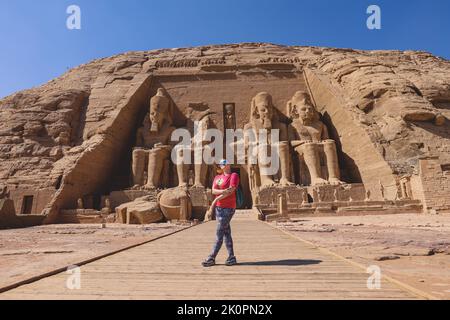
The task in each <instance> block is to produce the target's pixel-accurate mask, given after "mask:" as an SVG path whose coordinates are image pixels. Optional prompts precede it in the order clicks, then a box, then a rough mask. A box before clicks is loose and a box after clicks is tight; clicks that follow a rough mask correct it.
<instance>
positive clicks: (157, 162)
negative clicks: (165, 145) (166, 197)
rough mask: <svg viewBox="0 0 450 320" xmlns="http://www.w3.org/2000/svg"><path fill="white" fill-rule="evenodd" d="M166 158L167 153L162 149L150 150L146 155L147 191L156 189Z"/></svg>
mask: <svg viewBox="0 0 450 320" xmlns="http://www.w3.org/2000/svg"><path fill="white" fill-rule="evenodd" d="M167 157H168V151H167V150H166V149H162V148H155V149H152V150H150V152H149V155H148V179H147V185H146V186H145V187H146V188H147V189H156V188H158V187H159V185H160V180H161V173H162V169H163V166H164V160H166V159H167Z"/></svg>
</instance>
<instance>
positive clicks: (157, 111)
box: [149, 88, 172, 132]
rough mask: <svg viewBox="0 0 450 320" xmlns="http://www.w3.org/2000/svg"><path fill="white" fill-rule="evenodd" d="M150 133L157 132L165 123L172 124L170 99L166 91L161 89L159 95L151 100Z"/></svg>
mask: <svg viewBox="0 0 450 320" xmlns="http://www.w3.org/2000/svg"><path fill="white" fill-rule="evenodd" d="M149 117H150V123H151V128H150V131H152V132H157V131H159V130H160V129H161V127H162V126H163V125H164V123H167V124H168V125H171V124H172V108H171V103H170V99H169V98H168V97H167V95H166V93H165V91H164V90H163V89H162V88H160V89H158V92H157V94H156V95H155V96H154V97H152V98H151V99H150V114H149Z"/></svg>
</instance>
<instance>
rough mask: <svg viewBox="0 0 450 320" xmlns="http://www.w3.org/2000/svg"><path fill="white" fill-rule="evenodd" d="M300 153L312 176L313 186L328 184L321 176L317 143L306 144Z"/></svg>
mask: <svg viewBox="0 0 450 320" xmlns="http://www.w3.org/2000/svg"><path fill="white" fill-rule="evenodd" d="M300 153H303V158H304V160H305V163H306V166H307V167H308V170H309V174H310V176H311V185H313V186H314V185H320V184H328V181H327V180H325V179H323V178H322V177H321V174H320V158H319V149H318V145H317V144H315V143H306V144H304V145H302V146H301V147H300Z"/></svg>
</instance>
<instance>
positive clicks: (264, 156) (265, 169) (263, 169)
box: [258, 145, 279, 187]
mask: <svg viewBox="0 0 450 320" xmlns="http://www.w3.org/2000/svg"><path fill="white" fill-rule="evenodd" d="M269 147H270V146H268V145H259V146H258V168H259V176H260V181H261V187H271V186H274V185H275V181H274V180H273V177H272V176H273V173H274V171H275V170H274V168H273V167H272V166H273V165H274V164H273V163H272V162H271V161H268V160H269V159H268V157H269V154H268V152H267V148H269ZM277 160H279V159H277ZM277 169H278V168H277Z"/></svg>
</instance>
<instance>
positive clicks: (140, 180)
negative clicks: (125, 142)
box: [131, 149, 148, 186]
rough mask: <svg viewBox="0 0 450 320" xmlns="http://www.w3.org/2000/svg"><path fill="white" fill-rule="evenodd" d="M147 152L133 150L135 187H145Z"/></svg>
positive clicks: (132, 169)
mask: <svg viewBox="0 0 450 320" xmlns="http://www.w3.org/2000/svg"><path fill="white" fill-rule="evenodd" d="M147 153H148V152H147V151H146V150H144V149H134V150H133V160H132V168H131V171H132V178H133V186H143V185H144V169H145V160H146V157H147Z"/></svg>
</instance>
